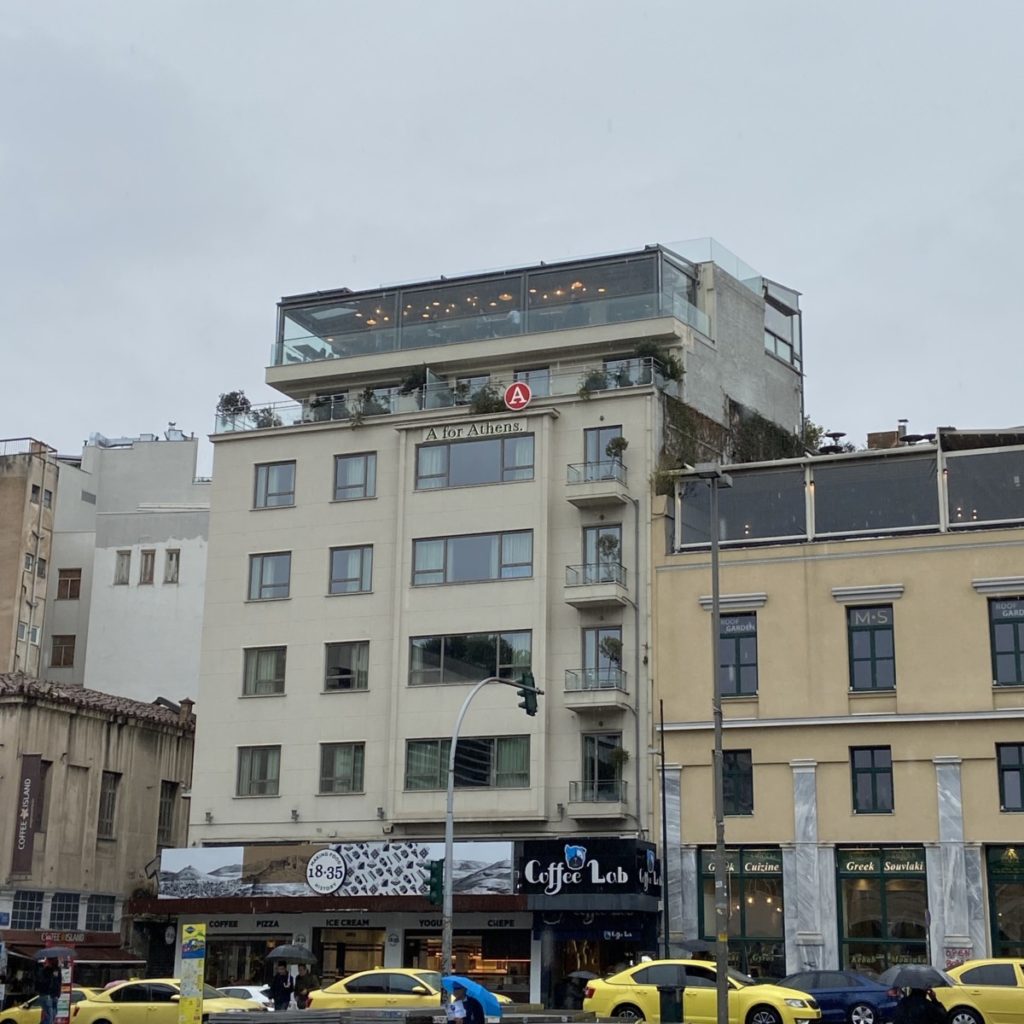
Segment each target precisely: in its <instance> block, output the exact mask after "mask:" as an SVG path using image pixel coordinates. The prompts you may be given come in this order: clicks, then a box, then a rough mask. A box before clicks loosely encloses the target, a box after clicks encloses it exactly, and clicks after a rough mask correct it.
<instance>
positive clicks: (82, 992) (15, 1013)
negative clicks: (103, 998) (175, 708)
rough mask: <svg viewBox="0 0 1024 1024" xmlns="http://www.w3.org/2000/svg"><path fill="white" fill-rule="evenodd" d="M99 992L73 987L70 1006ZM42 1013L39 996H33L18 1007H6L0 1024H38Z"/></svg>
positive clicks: (0, 1016)
mask: <svg viewBox="0 0 1024 1024" xmlns="http://www.w3.org/2000/svg"><path fill="white" fill-rule="evenodd" d="M97 992H99V989H98V988H85V987H84V986H82V985H74V986H72V989H71V1005H72V1006H74V1005H75V1003H80V1002H81V1001H82V1000H83V999H86V998H87V997H90V996H94V995H96V993H97ZM42 1016H43V1012H42V1010H41V1009H40V1008H39V996H33V997H32V998H31V999H29V1000H28V1001H27V1002H24V1003H21V1004H20V1005H18V1006H11V1007H8V1008H7V1009H6V1010H4V1011H3V1013H0V1024H39V1022H40V1020H42Z"/></svg>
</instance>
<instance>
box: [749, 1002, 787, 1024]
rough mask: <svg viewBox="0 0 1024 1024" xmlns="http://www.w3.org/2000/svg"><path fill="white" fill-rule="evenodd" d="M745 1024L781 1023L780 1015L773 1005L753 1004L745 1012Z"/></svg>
mask: <svg viewBox="0 0 1024 1024" xmlns="http://www.w3.org/2000/svg"><path fill="white" fill-rule="evenodd" d="M747 1024H782V1015H781V1014H780V1013H779V1011H778V1010H776V1009H775V1007H773V1006H755V1007H754V1008H753V1009H752V1010H751V1011H750V1013H749V1014H747Z"/></svg>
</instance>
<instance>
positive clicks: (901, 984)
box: [878, 964, 951, 1024]
mask: <svg viewBox="0 0 1024 1024" xmlns="http://www.w3.org/2000/svg"><path fill="white" fill-rule="evenodd" d="M878 981H879V983H880V984H882V985H888V986H889V988H890V989H903V990H904V995H903V997H902V998H901V999H900V1001H899V1002H898V1003H897V1004H896V1012H895V1013H894V1014H893V1024H946V1011H945V1008H944V1007H943V1006H942V1004H941V1003H940V1002H939V1001H938V1000H937V999H936V998H935V993H934V992H932V988H933V987H934V986H935V985H948V984H949V983H950V981H951V979H950V978H949V976H948V975H946V974H943V973H942V971H940V970H938V969H936V968H935V967H931V966H930V965H928V964H901V965H898V966H896V967H890V968H889V969H888V970H886V971H883V972H882V973H881V974H880V975H879V977H878Z"/></svg>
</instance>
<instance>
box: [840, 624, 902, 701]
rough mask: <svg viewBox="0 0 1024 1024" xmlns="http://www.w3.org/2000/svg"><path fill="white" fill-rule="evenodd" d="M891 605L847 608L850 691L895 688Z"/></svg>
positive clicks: (894, 655) (894, 654)
mask: <svg viewBox="0 0 1024 1024" xmlns="http://www.w3.org/2000/svg"><path fill="white" fill-rule="evenodd" d="M892 623H893V616H892V605H891V604H881V605H877V606H875V607H873V608H847V609H846V627H847V632H848V633H849V639H850V689H851V690H855V691H860V690H892V689H895V687H896V653H895V648H894V645H893V628H892Z"/></svg>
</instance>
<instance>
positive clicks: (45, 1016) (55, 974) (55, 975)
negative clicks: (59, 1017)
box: [36, 956, 61, 1024]
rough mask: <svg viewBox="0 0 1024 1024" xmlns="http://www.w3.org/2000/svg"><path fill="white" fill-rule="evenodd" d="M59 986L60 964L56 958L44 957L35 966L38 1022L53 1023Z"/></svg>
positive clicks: (43, 1023)
mask: <svg viewBox="0 0 1024 1024" xmlns="http://www.w3.org/2000/svg"><path fill="white" fill-rule="evenodd" d="M60 986H61V976H60V966H59V965H58V963H57V960H56V959H55V958H54V957H52V956H48V957H45V958H44V959H43V960H42V961H41V962H40V963H39V966H38V967H37V968H36V995H37V996H39V1008H40V1010H41V1011H42V1017H41V1020H40V1024H53V1018H54V1016H55V1015H56V1013H57V1000H58V999H59V998H60Z"/></svg>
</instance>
